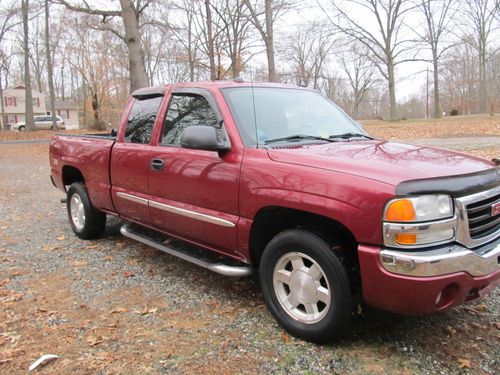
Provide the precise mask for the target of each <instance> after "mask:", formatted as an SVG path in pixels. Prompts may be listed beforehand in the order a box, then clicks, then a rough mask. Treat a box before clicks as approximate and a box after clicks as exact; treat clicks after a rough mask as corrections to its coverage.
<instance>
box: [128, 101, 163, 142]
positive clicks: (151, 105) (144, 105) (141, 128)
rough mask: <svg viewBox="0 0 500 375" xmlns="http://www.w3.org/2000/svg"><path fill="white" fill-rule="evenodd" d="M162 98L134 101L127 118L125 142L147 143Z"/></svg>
mask: <svg viewBox="0 0 500 375" xmlns="http://www.w3.org/2000/svg"><path fill="white" fill-rule="evenodd" d="M162 99H163V97H162V96H159V97H155V98H150V99H143V100H138V99H136V100H135V102H134V104H133V105H132V109H131V110H130V114H129V116H128V121H127V128H126V129H125V142H129V143H149V141H150V140H151V133H152V132H153V125H154V123H155V119H156V114H157V113H158V108H159V107H160V103H161V101H162Z"/></svg>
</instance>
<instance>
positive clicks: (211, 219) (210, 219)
mask: <svg viewBox="0 0 500 375" xmlns="http://www.w3.org/2000/svg"><path fill="white" fill-rule="evenodd" d="M116 195H117V196H118V197H120V198H123V199H126V200H128V201H131V202H134V203H138V204H142V205H144V206H149V207H153V208H157V209H159V210H162V211H166V212H170V213H173V214H176V215H181V216H185V217H189V218H191V219H195V220H200V221H204V222H206V223H211V224H215V225H220V226H223V227H228V228H234V227H235V226H236V224H235V223H233V222H231V221H229V220H224V219H221V218H218V217H216V216H212V215H207V214H202V213H200V212H196V211H191V210H186V209H185V208H179V207H175V206H171V205H168V204H164V203H160V202H156V201H153V200H150V199H145V198H141V197H138V196H136V195H132V194H128V193H123V192H121V191H120V192H118V193H116Z"/></svg>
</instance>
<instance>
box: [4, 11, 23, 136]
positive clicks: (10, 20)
mask: <svg viewBox="0 0 500 375" xmlns="http://www.w3.org/2000/svg"><path fill="white" fill-rule="evenodd" d="M18 12H19V5H18V4H16V3H12V4H10V5H9V6H8V7H6V8H2V9H1V10H0V44H2V45H3V41H4V39H5V36H6V35H7V33H8V32H9V31H10V30H12V29H13V28H14V27H15V26H17V25H18V24H19V21H17V20H16V18H15V17H16V15H17V14H18ZM9 58H10V56H7V55H6V53H5V50H4V48H3V47H2V50H0V62H1V68H0V107H1V116H2V118H1V119H0V126H1V129H5V124H4V122H5V108H4V101H3V82H2V72H3V71H4V70H6V71H8V69H5V68H6V67H7V60H8V59H9Z"/></svg>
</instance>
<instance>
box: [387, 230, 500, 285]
mask: <svg viewBox="0 0 500 375" xmlns="http://www.w3.org/2000/svg"><path fill="white" fill-rule="evenodd" d="M499 257H500V238H497V239H496V240H495V241H493V242H490V243H489V244H486V245H483V246H481V247H479V248H478V249H474V250H470V249H467V248H466V247H463V246H461V245H458V244H452V245H447V246H441V247H439V248H436V249H433V250H428V251H419V252H415V251H414V252H412V251H401V250H390V249H382V250H381V252H380V259H381V262H382V266H383V267H384V268H385V269H386V270H387V271H389V272H393V273H397V274H400V275H408V276H439V275H447V274H451V273H455V272H466V273H468V274H469V275H471V276H474V277H477V276H485V275H489V274H490V273H493V272H495V271H496V270H498V269H499V268H500V265H499Z"/></svg>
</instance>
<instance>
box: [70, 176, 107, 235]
mask: <svg viewBox="0 0 500 375" xmlns="http://www.w3.org/2000/svg"><path fill="white" fill-rule="evenodd" d="M66 202H67V210H68V218H69V222H70V224H71V229H73V232H74V233H75V234H76V235H77V236H78V237H80V238H81V239H84V240H89V239H92V238H97V237H99V236H100V235H101V234H102V233H103V232H104V229H105V228H106V214H105V213H103V212H100V211H98V210H96V209H95V208H94V207H93V206H92V204H91V203H90V199H89V196H88V194H87V189H86V187H85V185H84V184H82V183H81V182H75V183H73V184H71V186H70V187H69V189H68V196H67V200H66Z"/></svg>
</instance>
